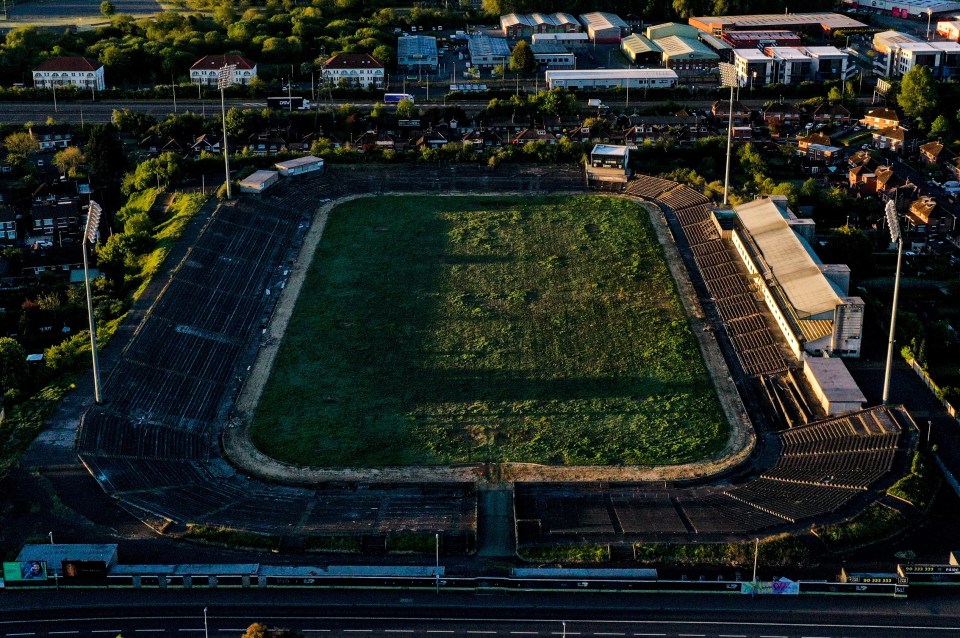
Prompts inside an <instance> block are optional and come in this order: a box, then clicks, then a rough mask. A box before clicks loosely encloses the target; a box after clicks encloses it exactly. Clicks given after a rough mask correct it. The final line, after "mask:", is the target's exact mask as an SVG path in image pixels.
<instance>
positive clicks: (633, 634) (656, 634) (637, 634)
mask: <svg viewBox="0 0 960 638" xmlns="http://www.w3.org/2000/svg"><path fill="white" fill-rule="evenodd" d="M633 635H634V636H666V635H667V634H633ZM744 638H746V636H744Z"/></svg>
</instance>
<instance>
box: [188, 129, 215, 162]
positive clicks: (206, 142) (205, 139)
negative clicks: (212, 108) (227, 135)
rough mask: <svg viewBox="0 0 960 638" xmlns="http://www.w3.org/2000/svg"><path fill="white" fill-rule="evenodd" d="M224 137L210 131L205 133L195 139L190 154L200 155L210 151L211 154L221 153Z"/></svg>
mask: <svg viewBox="0 0 960 638" xmlns="http://www.w3.org/2000/svg"><path fill="white" fill-rule="evenodd" d="M222 143H223V139H222V138H220V137H217V136H214V135H210V134H209V133H204V134H203V135H201V136H200V137H198V138H197V139H195V140H194V141H193V144H191V145H190V151H189V154H190V156H191V157H200V155H201V154H202V153H209V154H211V155H219V154H220V151H221V150H222V148H221V144H222Z"/></svg>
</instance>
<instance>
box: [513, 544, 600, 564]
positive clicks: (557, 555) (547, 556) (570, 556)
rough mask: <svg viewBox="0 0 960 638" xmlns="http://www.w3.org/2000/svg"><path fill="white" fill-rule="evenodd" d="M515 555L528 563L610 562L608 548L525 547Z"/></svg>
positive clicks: (587, 546) (594, 546)
mask: <svg viewBox="0 0 960 638" xmlns="http://www.w3.org/2000/svg"><path fill="white" fill-rule="evenodd" d="M517 554H518V555H519V556H520V559H521V560H525V561H527V562H529V563H606V562H607V561H609V560H610V546H609V545H583V546H570V547H527V548H525V549H521V550H520V551H519V552H517Z"/></svg>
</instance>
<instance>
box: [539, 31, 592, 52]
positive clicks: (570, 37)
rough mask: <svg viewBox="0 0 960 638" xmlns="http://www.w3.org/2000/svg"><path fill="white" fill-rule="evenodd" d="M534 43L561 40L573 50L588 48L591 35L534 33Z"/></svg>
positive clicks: (560, 41) (581, 33)
mask: <svg viewBox="0 0 960 638" xmlns="http://www.w3.org/2000/svg"><path fill="white" fill-rule="evenodd" d="M530 41H531V42H532V43H533V44H540V43H543V42H559V43H560V44H562V45H564V46H565V47H567V48H568V49H570V50H572V51H580V50H583V49H586V48H587V46H589V44H590V36H588V35H587V34H586V33H583V32H580V33H534V34H533V35H532V36H530Z"/></svg>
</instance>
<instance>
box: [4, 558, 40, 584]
mask: <svg viewBox="0 0 960 638" xmlns="http://www.w3.org/2000/svg"><path fill="white" fill-rule="evenodd" d="M3 579H4V580H5V581H7V582H8V583H15V582H18V581H24V580H26V581H38V582H42V581H45V580H47V563H46V561H42V560H27V561H22V562H18V563H4V564H3Z"/></svg>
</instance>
